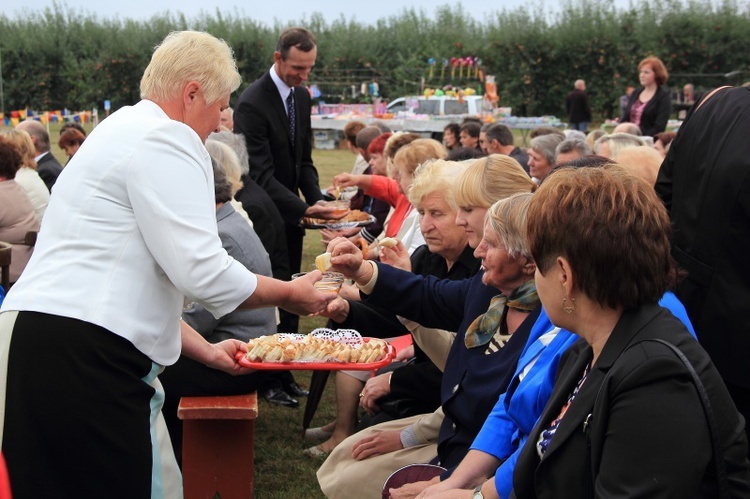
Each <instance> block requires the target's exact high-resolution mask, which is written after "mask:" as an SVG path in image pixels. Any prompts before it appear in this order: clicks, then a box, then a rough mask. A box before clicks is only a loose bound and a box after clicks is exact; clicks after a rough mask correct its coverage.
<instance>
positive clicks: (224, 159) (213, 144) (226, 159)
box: [206, 139, 242, 197]
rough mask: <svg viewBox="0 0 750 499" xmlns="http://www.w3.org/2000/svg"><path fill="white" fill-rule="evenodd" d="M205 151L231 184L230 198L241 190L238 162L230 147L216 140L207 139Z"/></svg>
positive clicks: (240, 173)
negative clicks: (219, 166) (222, 170)
mask: <svg viewBox="0 0 750 499" xmlns="http://www.w3.org/2000/svg"><path fill="white" fill-rule="evenodd" d="M206 150H207V151H208V154H209V155H210V156H211V159H213V160H214V161H216V162H217V163H218V164H219V165H221V167H222V168H223V169H224V172H225V173H226V175H227V178H228V179H229V182H230V183H231V184H232V197H234V195H235V194H237V191H239V190H240V189H242V180H240V177H241V176H242V170H241V169H240V160H239V159H237V154H235V152H234V151H233V150H232V148H231V147H229V146H228V145H226V144H225V143H223V142H219V141H218V140H212V139H209V140H207V141H206Z"/></svg>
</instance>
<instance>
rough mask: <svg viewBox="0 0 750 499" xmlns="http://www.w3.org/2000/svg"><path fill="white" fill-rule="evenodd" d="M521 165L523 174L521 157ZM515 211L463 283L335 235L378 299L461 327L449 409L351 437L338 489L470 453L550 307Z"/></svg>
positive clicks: (427, 320) (335, 479)
mask: <svg viewBox="0 0 750 499" xmlns="http://www.w3.org/2000/svg"><path fill="white" fill-rule="evenodd" d="M517 168H518V170H520V171H521V172H523V170H522V169H521V167H520V165H517ZM529 190H531V189H529ZM508 208H512V206H510V207H508ZM509 211H510V213H507V212H506V210H505V209H504V208H503V206H502V201H501V202H500V205H499V206H498V205H493V208H491V209H490V210H489V211H488V214H487V217H486V219H487V221H486V223H485V225H484V236H483V238H482V240H481V242H480V244H479V246H478V247H477V249H476V250H475V255H476V256H477V257H478V258H481V259H482V267H483V272H480V273H478V274H477V275H476V276H475V277H473V278H471V279H466V280H463V281H446V280H442V281H440V280H437V279H435V278H433V277H430V276H428V277H425V278H420V277H419V276H415V275H413V274H410V273H407V272H404V271H402V270H399V269H396V268H393V267H389V266H387V265H383V264H377V263H375V262H372V261H364V262H363V261H362V257H361V254H360V253H359V252H358V251H357V250H356V248H355V247H354V246H353V245H351V243H350V242H348V241H342V240H334V241H332V242H331V245H330V246H329V250H331V252H332V254H333V257H332V259H331V262H332V263H333V264H334V268H335V269H338V270H340V271H342V272H344V273H345V274H346V275H349V276H350V277H351V278H353V279H354V280H355V282H356V283H357V284H358V285H359V286H360V287H361V289H362V292H363V293H364V294H365V295H367V296H368V299H369V300H372V301H374V302H375V303H378V304H380V305H382V306H386V307H389V308H391V309H392V310H394V311H395V312H396V313H398V314H399V315H402V316H405V317H407V318H409V319H412V320H414V321H416V322H418V323H419V324H422V325H423V326H426V327H442V328H444V329H447V330H455V331H457V335H456V339H455V341H454V342H453V345H452V346H451V349H450V352H449V354H448V357H447V360H446V365H445V372H444V374H443V380H442V384H441V409H442V413H438V414H437V415H436V416H435V417H431V418H430V417H425V416H422V417H415V418H406V419H402V420H399V421H394V422H391V423H384V424H382V425H377V426H375V427H372V428H370V429H368V430H366V432H367V433H366V434H367V435H369V436H367V437H365V438H361V437H362V436H363V435H360V434H356V435H353V436H351V437H349V438H348V439H347V440H345V441H344V442H343V443H342V444H341V445H340V446H339V447H337V448H336V449H335V450H334V452H333V453H332V454H331V456H329V458H328V460H326V462H325V463H324V464H323V466H322V467H321V468H320V470H318V481H319V482H320V485H321V488H322V489H323V492H324V493H325V494H326V495H327V496H328V497H353V496H354V495H355V494H356V495H357V496H359V497H380V491H381V488H382V485H383V482H384V481H385V479H386V478H387V476H388V475H389V474H390V473H392V472H393V471H395V470H396V469H398V468H399V467H401V466H402V465H404V464H410V463H415V462H421V463H426V462H429V461H431V460H433V459H435V457H436V456H437V458H438V459H439V461H440V464H441V465H442V466H445V467H446V468H452V467H453V466H455V465H457V464H458V463H459V462H460V460H461V459H462V458H463V457H464V455H465V454H466V452H467V451H468V445H469V444H470V443H471V441H472V440H473V439H474V437H475V436H476V434H477V432H478V431H479V429H480V426H481V423H482V421H483V420H484V419H485V418H486V417H487V415H488V414H489V411H490V409H491V408H492V406H493V405H494V402H495V401H496V400H497V397H498V396H499V395H500V393H502V392H503V391H504V389H505V386H507V384H508V382H509V381H510V375H511V374H512V372H513V370H514V369H515V364H516V362H517V360H518V357H519V356H520V353H521V348H522V346H523V345H522V344H525V343H526V340H527V338H528V336H529V332H530V328H531V325H532V324H533V323H534V321H535V320H536V318H537V316H538V314H539V310H540V308H539V306H538V300H537V298H536V291H535V289H534V284H533V280H532V279H531V275H532V274H533V272H534V265H533V263H532V262H531V261H530V259H529V258H528V256H527V254H526V252H525V251H524V243H523V238H522V237H521V233H520V231H519V230H520V228H521V227H522V220H519V219H518V217H516V216H515V212H514V211H513V210H512V209H511V210H509ZM498 291H499V292H500V293H499V294H498ZM482 312H484V313H482ZM430 416H432V415H430ZM441 417H442V419H441ZM436 426H440V430H439V432H438V435H437V438H435V433H436ZM435 441H437V445H435V443H434V442H435Z"/></svg>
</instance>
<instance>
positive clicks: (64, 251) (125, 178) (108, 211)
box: [2, 100, 257, 365]
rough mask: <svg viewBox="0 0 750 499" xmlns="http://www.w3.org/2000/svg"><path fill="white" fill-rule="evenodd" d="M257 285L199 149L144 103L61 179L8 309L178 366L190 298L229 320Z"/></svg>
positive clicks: (99, 134)
mask: <svg viewBox="0 0 750 499" xmlns="http://www.w3.org/2000/svg"><path fill="white" fill-rule="evenodd" d="M256 286H257V278H256V277H255V275H254V274H253V273H251V272H250V271H249V270H247V269H246V268H245V267H244V266H243V265H242V264H240V263H238V262H236V261H235V260H234V259H233V258H231V257H230V256H229V255H227V252H226V251H225V250H224V249H223V248H222V246H221V241H220V239H219V237H218V235H217V228H216V204H215V199H214V179H213V170H212V168H211V162H210V159H209V156H208V152H207V151H206V149H205V147H203V143H202V142H201V140H200V138H199V137H198V135H197V134H196V133H195V132H194V131H193V130H192V129H191V128H190V127H188V126H187V125H185V124H183V123H180V122H178V121H174V120H172V119H170V118H169V117H168V116H167V115H166V114H165V113H164V111H163V110H162V109H161V108H160V107H159V106H157V105H156V104H155V103H153V102H151V101H147V100H143V101H141V102H140V103H138V104H137V105H135V106H132V107H126V108H123V109H121V110H119V111H117V112H116V113H114V114H113V115H112V116H110V117H109V118H107V119H106V120H104V121H103V122H102V123H101V124H100V125H99V126H97V127H96V129H95V130H94V131H93V132H92V133H91V135H90V136H89V137H88V138H87V139H86V142H85V143H84V145H83V146H81V148H80V149H79V151H78V152H77V153H76V155H75V156H74V157H73V159H72V160H71V161H70V163H68V165H67V166H66V167H65V169H64V170H63V172H62V173H61V174H60V177H59V178H58V181H57V183H56V184H55V195H54V196H52V199H51V201H50V204H49V207H48V209H47V213H46V214H45V220H44V227H43V229H42V231H41V233H40V234H39V239H38V241H37V245H36V247H35V249H34V255H33V257H32V259H31V261H30V262H29V264H28V266H27V267H26V270H25V271H24V273H23V275H22V277H21V278H20V279H19V281H18V282H17V283H16V284H15V286H14V287H13V289H12V290H11V292H10V293H9V294H8V296H7V298H6V299H5V302H4V303H3V307H2V310H3V311H6V310H21V311H37V312H44V313H48V314H54V315H60V316H64V317H72V318H76V319H80V320H83V321H86V322H89V323H92V324H96V325H99V326H101V327H103V328H105V329H108V330H109V331H112V332H113V333H115V334H117V335H119V336H122V337H124V338H126V339H128V340H130V341H131V342H132V343H133V344H134V345H135V346H136V348H138V349H139V350H140V351H141V352H143V353H144V354H145V355H147V356H148V357H150V358H151V359H152V360H153V361H154V362H156V363H158V364H161V365H168V364H172V363H174V362H175V360H177V357H178V356H179V354H180V350H181V338H180V326H179V321H180V314H181V311H182V306H183V303H184V299H185V297H187V299H188V300H189V301H194V302H197V303H199V304H201V305H203V306H204V307H205V308H206V309H207V310H209V311H210V312H211V313H212V314H214V315H215V316H217V317H218V316H222V315H226V314H227V313H229V312H231V311H232V310H234V309H235V308H236V307H237V306H238V305H239V304H240V303H242V302H243V301H244V300H245V299H247V298H248V297H249V296H250V295H251V294H252V293H253V292H254V291H255V288H256ZM40 348H54V345H40Z"/></svg>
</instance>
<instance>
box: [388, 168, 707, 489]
mask: <svg viewBox="0 0 750 499" xmlns="http://www.w3.org/2000/svg"><path fill="white" fill-rule="evenodd" d="M604 159H605V161H604V164H609V163H607V161H606V158H604ZM598 166H602V165H598ZM518 196H525V197H526V199H525V201H526V203H525V206H528V204H530V202H531V196H529V195H523V194H519V195H518ZM659 304H660V305H661V306H663V307H665V308H667V309H669V310H670V311H671V312H672V313H673V314H674V315H675V317H677V318H678V319H680V320H681V321H682V322H683V323H684V324H685V326H686V327H687V328H688V330H689V331H690V332H691V334H693V335H694V331H693V329H692V325H691V324H690V320H689V319H688V316H687V312H686V311H685V308H684V307H683V306H682V304H681V303H680V301H679V300H678V299H677V297H675V296H674V294H673V293H671V292H667V293H666V294H665V295H664V296H663V297H662V299H661V300H660V301H659ZM577 340H578V337H577V336H576V335H574V334H573V333H571V332H569V331H566V330H564V329H560V328H559V327H554V326H553V325H552V324H551V322H550V321H549V318H548V317H547V314H546V312H545V310H544V309H542V312H541V314H540V315H539V319H537V321H536V323H535V324H534V327H533V328H532V331H531V334H530V336H529V340H528V342H527V344H526V347H525V348H524V352H523V354H522V355H521V358H520V359H519V361H518V365H517V366H516V370H515V373H514V375H513V380H512V381H511V383H510V385H509V386H508V389H507V391H506V392H505V393H504V394H503V395H501V396H500V398H499V399H498V401H497V403H496V404H495V407H494V408H493V409H492V412H491V413H490V416H489V417H488V418H487V420H486V421H485V422H484V425H483V426H482V429H481V431H480V432H479V435H477V438H476V439H475V440H474V443H472V445H471V450H470V451H469V452H468V454H467V455H466V457H465V458H464V460H463V461H461V464H459V465H458V467H457V468H456V470H455V471H454V472H453V473H452V474H451V476H450V477H449V478H447V479H446V480H443V481H442V482H439V483H436V482H438V480H437V479H433V480H430V481H422V482H416V483H408V484H407V485H404V486H403V487H401V488H399V489H395V490H393V491H392V494H391V497H392V498H394V499H395V498H399V499H400V498H405V497H409V498H411V497H414V496H415V495H416V494H419V495H418V496H417V497H419V498H422V497H437V498H441V497H446V498H447V497H449V498H455V497H459V498H460V497H467V498H468V497H472V496H471V495H470V494H471V492H470V490H471V489H472V488H475V487H476V488H475V489H474V490H475V492H478V491H481V492H482V494H483V496H484V497H500V498H503V499H506V498H507V497H509V495H510V492H511V490H512V488H513V471H514V468H515V464H516V461H517V460H518V455H519V454H520V451H521V447H522V446H523V444H524V442H525V441H526V439H527V438H528V436H529V433H530V432H531V429H532V428H533V427H534V425H535V424H536V421H537V419H538V418H539V415H540V414H541V412H542V409H543V408H544V406H545V404H546V403H547V400H548V399H549V396H550V393H551V392H552V387H553V385H554V380H555V374H556V372H557V368H558V364H559V361H560V358H561V357H562V355H563V354H564V353H565V352H566V351H567V349H568V348H569V347H570V346H571V345H572V344H573V343H575V342H576V341H577ZM402 473H403V474H407V473H408V474H409V475H414V474H415V470H414V469H413V467H411V468H410V469H407V470H404V472H402ZM488 479H490V480H488ZM485 482H486V483H485ZM428 486H429V487H428ZM425 487H428V488H426V489H425ZM461 489H463V490H461ZM467 489H468V490H467ZM420 492H421V493H420Z"/></svg>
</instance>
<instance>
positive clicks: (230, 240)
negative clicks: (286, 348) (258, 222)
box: [182, 203, 276, 343]
mask: <svg viewBox="0 0 750 499" xmlns="http://www.w3.org/2000/svg"><path fill="white" fill-rule="evenodd" d="M216 224H217V227H218V230H219V238H221V245H222V247H223V248H224V249H225V250H227V253H229V256H231V257H232V258H234V259H235V260H237V261H238V262H240V263H241V264H242V265H244V266H245V268H246V269H248V270H250V271H252V272H253V273H254V274H258V275H264V276H267V277H271V261H270V260H269V258H268V253H266V251H265V249H264V248H263V244H262V243H261V242H260V239H259V238H258V235H257V234H256V233H255V231H254V230H253V229H252V227H250V225H249V224H248V223H247V221H246V220H245V219H244V218H243V217H242V215H240V214H239V213H237V212H236V211H235V210H234V208H233V207H232V205H231V204H229V203H225V204H224V205H222V206H221V207H220V208H219V209H218V210H217V211H216ZM182 318H183V319H184V320H185V322H187V323H188V324H189V325H190V326H191V327H192V328H193V329H195V330H196V331H198V332H199V333H200V334H201V335H202V336H204V337H205V338H206V339H207V340H208V341H209V342H211V343H218V342H220V341H223V340H227V339H237V340H241V341H248V340H249V339H250V338H257V337H258V336H262V335H265V334H273V333H275V332H276V313H275V311H274V308H273V307H266V308H258V309H255V310H234V311H232V312H229V313H228V314H226V315H223V316H220V317H218V318H216V317H214V315H213V314H212V313H211V312H209V311H208V310H206V309H205V308H204V307H202V306H201V305H198V304H197V303H193V304H192V305H191V306H190V307H189V308H188V309H187V310H184V311H183V312H182Z"/></svg>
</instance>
